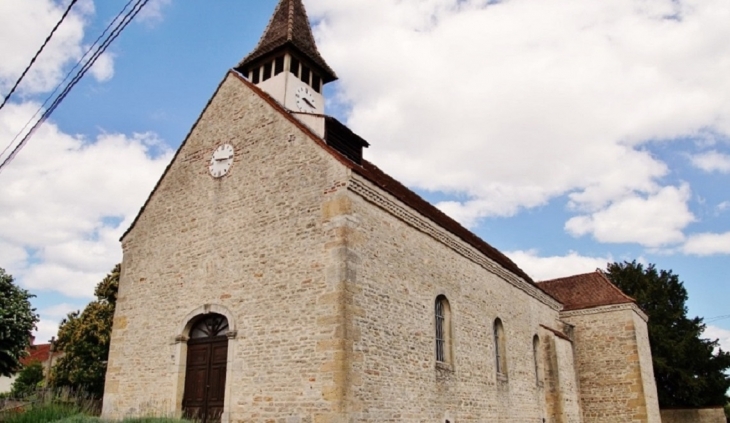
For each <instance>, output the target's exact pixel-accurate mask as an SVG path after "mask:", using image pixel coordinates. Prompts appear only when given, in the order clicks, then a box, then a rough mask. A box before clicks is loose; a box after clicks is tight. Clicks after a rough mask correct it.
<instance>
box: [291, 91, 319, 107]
mask: <svg viewBox="0 0 730 423" xmlns="http://www.w3.org/2000/svg"><path fill="white" fill-rule="evenodd" d="M294 97H295V98H296V100H297V108H298V109H299V110H301V111H302V112H304V113H314V111H315V110H317V104H316V103H315V100H314V94H312V91H311V90H310V89H309V87H299V88H298V89H297V91H296V93H295V94H294Z"/></svg>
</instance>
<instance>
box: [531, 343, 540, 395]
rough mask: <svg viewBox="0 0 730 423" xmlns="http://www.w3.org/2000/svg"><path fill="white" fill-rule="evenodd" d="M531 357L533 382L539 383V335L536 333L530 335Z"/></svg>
mask: <svg viewBox="0 0 730 423" xmlns="http://www.w3.org/2000/svg"><path fill="white" fill-rule="evenodd" d="M532 357H533V359H534V360H535V383H536V384H537V385H540V380H542V375H541V374H540V337H539V336H537V335H535V336H533V337H532Z"/></svg>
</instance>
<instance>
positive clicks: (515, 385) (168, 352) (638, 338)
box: [103, 0, 660, 423]
mask: <svg viewBox="0 0 730 423" xmlns="http://www.w3.org/2000/svg"><path fill="white" fill-rule="evenodd" d="M336 78H337V77H336V75H335V73H334V71H333V70H332V69H331V68H330V67H329V66H328V65H327V64H326V62H325V61H324V59H323V58H322V57H321V56H320V54H319V52H318V51H317V48H316V45H315V43H314V38H313V36H312V33H311V28H310V26H309V22H308V19H307V16H306V12H305V10H304V6H303V4H302V3H301V0H281V2H280V3H279V5H278V6H277V8H276V10H275V12H274V15H273V17H272V19H271V21H270V22H269V25H268V27H267V29H266V31H265V33H264V35H263V37H262V39H261V41H260V42H259V45H258V46H257V47H256V49H255V50H254V51H253V52H252V53H251V54H249V55H248V56H247V57H246V58H245V59H244V60H243V61H242V62H241V63H240V64H239V65H238V66H237V67H236V68H235V69H233V70H231V71H230V72H229V73H228V74H227V75H226V76H225V78H224V79H223V81H222V82H221V84H220V85H219V87H218V89H217V91H216V92H215V93H214V94H213V96H212V98H211V100H210V102H209V103H208V105H207V106H206V108H205V110H204V111H203V112H202V114H201V116H200V117H199V119H198V121H197V122H196V123H195V125H194V126H193V128H192V130H191V131H190V133H189V134H188V136H187V138H186V139H185V141H184V142H183V143H182V145H181V147H180V148H179V150H178V151H177V153H176V154H175V156H174V158H173V160H172V162H171V163H170V165H169V166H168V168H167V169H166V171H165V173H164V174H163V176H162V178H161V179H160V181H159V182H158V184H157V186H156V187H155V189H154V191H153V192H152V193H151V194H150V196H149V198H148V200H147V202H146V203H145V205H144V207H143V208H142V210H141V211H140V213H139V215H138V216H137V218H136V220H135V221H134V223H133V224H132V226H131V227H130V228H129V230H128V231H127V232H126V233H125V235H124V236H123V238H122V247H123V251H124V258H123V262H122V272H121V276H120V286H119V297H118V301H117V308H116V313H115V318H114V327H113V332H112V340H111V349H110V353H109V360H108V370H107V377H106V388H105V395H104V403H103V416H104V417H108V418H121V417H126V416H145V415H174V416H179V415H184V416H189V417H193V418H197V419H199V420H200V421H203V422H218V421H222V422H231V423H232V422H276V423H280V422H281V423H329V422H332V423H334V422H343V423H344V422H376V421H377V422H441V423H443V422H449V423H455V422H466V421H470V422H493V421H494V422H515V423H518V422H519V423H523V422H551V423H558V422H561V423H573V422H576V423H578V422H582V423H594V422H596V423H598V422H601V423H603V422H605V423H609V422H610V423H616V422H652V423H653V422H660V417H659V408H658V404H657V398H656V386H655V385H654V376H653V370H652V364H651V352H650V350H649V343H648V336H647V332H646V316H645V315H644V314H643V312H642V311H641V310H640V309H639V308H638V307H637V306H636V304H635V303H634V301H633V300H632V299H631V298H629V297H626V296H625V295H623V294H622V293H621V292H620V291H618V289H616V288H615V287H613V285H611V283H610V282H609V281H608V280H607V279H606V278H605V276H603V275H602V274H601V273H600V272H597V273H591V274H586V275H578V276H575V277H571V278H564V279H559V280H555V281H547V282H542V283H537V282H535V281H533V280H532V279H531V278H530V276H529V275H527V274H526V273H525V272H523V271H522V270H521V269H520V268H519V267H518V266H517V265H516V264H515V263H513V262H512V261H511V260H510V259H508V258H507V257H506V256H504V255H503V254H502V253H500V252H499V251H497V250H496V249H494V248H493V247H491V246H490V245H489V244H487V243H486V242H484V241H483V240H481V239H479V238H478V237H477V236H475V235H474V234H472V233H471V232H469V231H468V230H467V229H465V228H463V227H462V226H460V225H459V224H458V223H456V222H455V221H453V220H452V219H451V218H449V217H448V216H446V215H445V214H443V213H442V212H440V211H439V210H438V209H436V208H435V207H434V206H432V205H431V204H429V203H428V202H426V201H425V200H423V199H421V198H420V197H419V196H418V195H416V194H415V193H413V192H412V191H410V190H409V189H408V188H406V187H405V186H403V185H402V184H400V183H399V182H397V181H396V180H394V179H393V178H391V177H390V176H388V175H387V174H385V173H384V172H383V171H381V170H380V169H378V168H377V167H376V166H375V165H373V164H372V163H370V162H368V161H366V160H364V159H363V157H362V151H363V149H364V148H367V147H368V143H367V142H366V141H365V140H363V139H362V138H360V137H359V136H357V135H356V134H354V133H353V132H352V131H351V130H349V129H348V128H347V127H346V126H345V125H343V124H342V123H340V122H338V121H337V120H336V119H334V118H332V117H329V116H326V115H325V114H324V107H323V105H324V98H323V95H322V87H323V85H324V84H326V83H328V82H331V81H333V80H335V79H336Z"/></svg>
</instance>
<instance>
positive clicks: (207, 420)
mask: <svg viewBox="0 0 730 423" xmlns="http://www.w3.org/2000/svg"><path fill="white" fill-rule="evenodd" d="M227 332H228V320H227V319H226V318H225V316H221V315H220V314H208V315H205V316H204V317H202V318H201V319H200V320H198V321H197V322H195V324H194V325H193V327H192V328H191V329H190V339H189V340H188V358H187V364H186V367H185V394H184V395H183V414H184V416H185V417H186V418H190V419H194V420H196V421H199V422H201V423H215V422H219V421H220V417H221V414H223V402H224V398H225V388H226V362H227V360H228V337H227V336H226V334H227Z"/></svg>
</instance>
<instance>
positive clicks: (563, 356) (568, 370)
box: [543, 331, 582, 423]
mask: <svg viewBox="0 0 730 423" xmlns="http://www.w3.org/2000/svg"><path fill="white" fill-rule="evenodd" d="M545 332H546V336H545V337H544V339H545V341H546V348H545V349H544V351H543V355H544V360H545V365H546V372H545V397H546V404H545V415H546V417H547V419H546V420H547V421H549V422H552V423H580V422H582V417H581V410H580V396H579V393H578V381H577V376H576V372H575V364H574V357H573V343H572V342H571V341H569V340H567V339H565V338H563V337H560V336H556V335H555V334H553V333H551V332H549V331H545Z"/></svg>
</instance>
